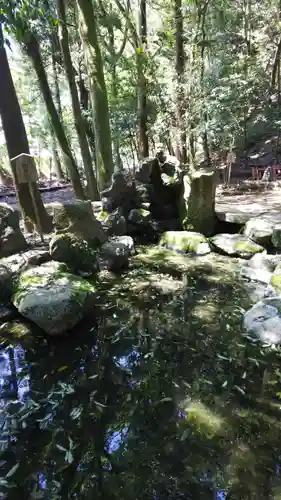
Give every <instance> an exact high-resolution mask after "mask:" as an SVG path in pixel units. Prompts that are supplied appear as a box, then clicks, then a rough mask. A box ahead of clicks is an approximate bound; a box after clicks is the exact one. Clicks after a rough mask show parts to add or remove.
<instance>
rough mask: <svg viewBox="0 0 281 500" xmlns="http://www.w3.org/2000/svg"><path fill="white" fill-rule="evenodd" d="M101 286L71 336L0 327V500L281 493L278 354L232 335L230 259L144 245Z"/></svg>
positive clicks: (236, 318) (240, 303) (236, 294)
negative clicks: (94, 309) (93, 308)
mask: <svg viewBox="0 0 281 500" xmlns="http://www.w3.org/2000/svg"><path fill="white" fill-rule="evenodd" d="M98 289H99V304H100V305H99V308H100V310H99V313H98V317H99V321H98V324H96V323H95V322H93V323H92V324H91V322H90V320H87V322H84V323H83V324H81V325H79V327H77V328H76V329H75V331H73V332H72V334H71V335H69V336H68V337H67V338H60V339H49V338H45V337H44V336H42V335H41V333H40V332H39V331H36V330H34V331H33V335H32V336H31V337H30V336H29V335H28V331H29V329H30V325H27V326H26V325H25V328H26V332H25V333H26V335H22V328H24V327H23V326H20V324H18V325H16V326H15V324H13V325H11V324H7V325H4V327H2V330H1V331H2V334H3V337H5V339H6V340H3V346H2V351H1V357H0V368H1V376H0V388H1V396H2V399H1V414H0V425H1V452H2V455H1V459H0V465H1V469H2V473H1V477H2V478H3V479H2V480H0V481H1V482H0V487H1V491H3V498H8V499H17V500H18V499H19V498H22V499H27V498H28V499H33V498H34V499H35V498H42V499H48V500H49V499H50V500H55V499H62V500H66V499H73V500H76V499H79V500H80V499H85V500H88V499H93V498H100V499H106V500H110V499H124V500H126V499H128V500H135V499H140V500H141V499H143V500H148V499H152V500H162V499H163V500H165V499H171V500H173V499H174V500H176V499H181V498H183V499H192V500H195V499H202V500H209V499H210V500H211V499H212V500H213V499H220V500H221V499H227V500H235V499H245V500H247V499H262V498H265V499H270V498H272V499H277V498H280V492H281V482H280V475H279V462H280V457H281V439H280V438H281V420H280V404H279V397H278V396H279V394H278V393H279V391H280V392H281V390H280V381H279V378H280V372H279V369H278V368H279V366H280V360H279V352H278V351H275V352H272V351H270V350H269V349H266V348H265V347H263V346H259V345H257V344H250V343H249V341H248V340H247V339H245V338H244V337H243V336H242V335H241V314H242V312H243V308H245V307H248V306H249V304H250V302H249V297H248V294H247V290H246V289H245V283H243V282H240V280H239V278H238V277H237V263H236V261H235V260H230V259H226V258H223V257H219V256H215V260H214V257H208V258H207V257H206V258H205V259H198V260H195V259H188V258H187V257H184V256H180V255H175V254H172V253H171V252H165V251H164V250H159V249H153V248H150V249H146V250H143V252H141V253H140V254H138V255H137V256H136V257H135V258H134V259H133V263H132V267H131V269H130V271H129V272H128V273H127V274H125V275H124V276H123V277H116V276H111V275H109V274H103V275H102V274H101V275H100V282H99V285H98ZM0 498H1V495H0Z"/></svg>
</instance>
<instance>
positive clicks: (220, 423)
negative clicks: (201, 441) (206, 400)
mask: <svg viewBox="0 0 281 500" xmlns="http://www.w3.org/2000/svg"><path fill="white" fill-rule="evenodd" d="M185 412H186V414H187V418H188V423H189V424H190V425H191V426H192V428H193V429H194V431H195V432H196V433H197V434H199V435H201V436H203V437H205V438H207V439H212V438H213V437H215V436H217V435H223V434H225V431H226V425H225V420H224V419H223V418H222V417H220V416H219V415H217V414H215V413H214V412H213V411H212V410H211V409H210V408H208V407H207V406H206V405H204V404H203V403H201V402H199V401H198V402H197V401H195V402H192V403H190V404H188V405H187V407H186V408H185Z"/></svg>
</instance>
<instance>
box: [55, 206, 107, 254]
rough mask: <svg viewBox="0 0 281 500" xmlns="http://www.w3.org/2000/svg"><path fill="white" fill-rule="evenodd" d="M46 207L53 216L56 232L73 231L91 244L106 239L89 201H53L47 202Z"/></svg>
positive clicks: (98, 243)
mask: <svg viewBox="0 0 281 500" xmlns="http://www.w3.org/2000/svg"><path fill="white" fill-rule="evenodd" d="M46 209H47V211H48V213H49V214H50V215H52V217H53V223H54V226H55V228H56V232H57V233H59V234H62V233H73V234H75V235H76V236H79V237H80V238H82V239H83V240H86V241H87V242H88V243H89V244H90V245H93V246H99V245H101V244H102V243H104V242H105V241H106V239H107V237H106V234H105V232H104V230H103V228H102V225H101V223H100V222H99V221H98V220H97V219H96V218H95V216H94V213H93V209H92V205H91V202H90V201H81V200H75V201H70V202H67V203H60V202H54V203H49V204H47V205H46Z"/></svg>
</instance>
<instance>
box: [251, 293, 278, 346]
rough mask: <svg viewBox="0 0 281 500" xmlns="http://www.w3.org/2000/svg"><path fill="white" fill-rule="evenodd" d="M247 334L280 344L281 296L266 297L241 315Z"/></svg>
mask: <svg viewBox="0 0 281 500" xmlns="http://www.w3.org/2000/svg"><path fill="white" fill-rule="evenodd" d="M243 327H244V329H245V330H246V333H247V334H248V335H249V336H253V337H255V338H256V339H258V340H260V341H261V342H264V343H266V344H270V345H273V344H275V345H276V344H281V298H280V297H268V298H265V299H263V300H261V301H259V302H258V303H257V304H255V305H254V306H253V307H252V308H251V309H249V310H248V311H247V312H246V313H245V314H244V317H243Z"/></svg>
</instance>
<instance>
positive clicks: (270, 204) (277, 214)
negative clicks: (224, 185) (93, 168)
mask: <svg viewBox="0 0 281 500" xmlns="http://www.w3.org/2000/svg"><path fill="white" fill-rule="evenodd" d="M40 191H41V195H42V198H43V201H44V203H52V202H54V201H61V202H64V201H68V200H73V199H74V198H75V196H74V193H73V190H72V188H71V186H69V185H68V186H65V187H59V188H54V187H53V188H51V189H49V188H45V189H41V190H40ZM3 202H5V203H8V204H9V205H11V206H12V207H15V208H18V202H17V199H16V196H15V194H14V193H12V192H11V191H10V192H6V193H3V194H0V203H3ZM216 212H217V213H218V215H219V214H222V216H221V215H219V217H220V218H222V219H223V220H229V221H230V222H232V221H233V218H236V217H240V218H241V221H243V222H246V221H247V220H249V219H250V218H251V217H255V216H257V215H261V214H264V217H265V218H268V219H270V220H271V219H272V220H273V219H274V221H275V222H276V223H280V224H281V188H279V187H276V188H275V189H274V190H272V191H264V192H262V193H257V192H249V193H245V194H239V195H232V196H231V195H222V194H221V193H220V190H219V189H218V194H217V199H216ZM223 214H224V215H223Z"/></svg>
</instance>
